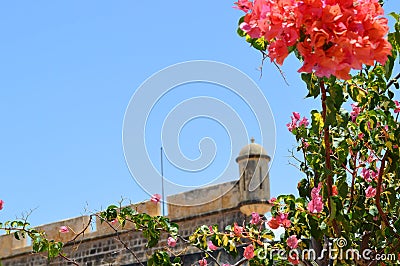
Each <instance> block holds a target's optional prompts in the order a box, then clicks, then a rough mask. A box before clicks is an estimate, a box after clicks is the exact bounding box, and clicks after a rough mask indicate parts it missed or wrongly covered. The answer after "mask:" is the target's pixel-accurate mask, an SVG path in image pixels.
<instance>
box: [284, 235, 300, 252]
mask: <svg viewBox="0 0 400 266" xmlns="http://www.w3.org/2000/svg"><path fill="white" fill-rule="evenodd" d="M298 242H299V240H298V239H297V237H296V236H295V235H293V236H289V237H288V239H287V240H286V244H287V245H288V247H290V248H292V249H295V248H297V246H298Z"/></svg>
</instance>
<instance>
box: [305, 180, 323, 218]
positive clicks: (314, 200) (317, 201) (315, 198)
mask: <svg viewBox="0 0 400 266" xmlns="http://www.w3.org/2000/svg"><path fill="white" fill-rule="evenodd" d="M321 188H322V183H319V184H318V187H315V188H313V189H312V190H311V201H310V202H309V203H308V205H307V209H308V210H309V211H310V212H311V213H320V212H321V211H322V209H323V208H324V204H323V202H322V196H321V195H320V192H321Z"/></svg>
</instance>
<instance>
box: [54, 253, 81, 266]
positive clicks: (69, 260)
mask: <svg viewBox="0 0 400 266" xmlns="http://www.w3.org/2000/svg"><path fill="white" fill-rule="evenodd" d="M58 256H59V257H60V258H62V259H64V260H66V261H68V262H69V263H71V264H73V265H76V266H79V264H78V263H77V262H75V261H74V260H72V259H70V258H68V257H66V256H64V255H63V254H61V253H60V254H58Z"/></svg>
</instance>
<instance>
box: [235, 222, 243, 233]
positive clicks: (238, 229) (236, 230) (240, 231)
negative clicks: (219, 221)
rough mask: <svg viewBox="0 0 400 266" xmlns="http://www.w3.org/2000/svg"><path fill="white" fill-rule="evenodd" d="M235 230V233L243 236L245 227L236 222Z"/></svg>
mask: <svg viewBox="0 0 400 266" xmlns="http://www.w3.org/2000/svg"><path fill="white" fill-rule="evenodd" d="M233 232H234V233H235V235H237V236H241V235H242V233H243V227H242V226H239V225H237V223H234V225H233Z"/></svg>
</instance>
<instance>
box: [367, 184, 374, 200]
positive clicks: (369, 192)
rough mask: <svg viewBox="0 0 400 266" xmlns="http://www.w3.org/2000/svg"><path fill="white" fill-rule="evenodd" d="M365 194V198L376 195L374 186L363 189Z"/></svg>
mask: <svg viewBox="0 0 400 266" xmlns="http://www.w3.org/2000/svg"><path fill="white" fill-rule="evenodd" d="M365 195H366V196H367V198H373V197H375V195H376V188H373V187H372V186H369V187H368V188H367V189H366V190H365Z"/></svg>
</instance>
